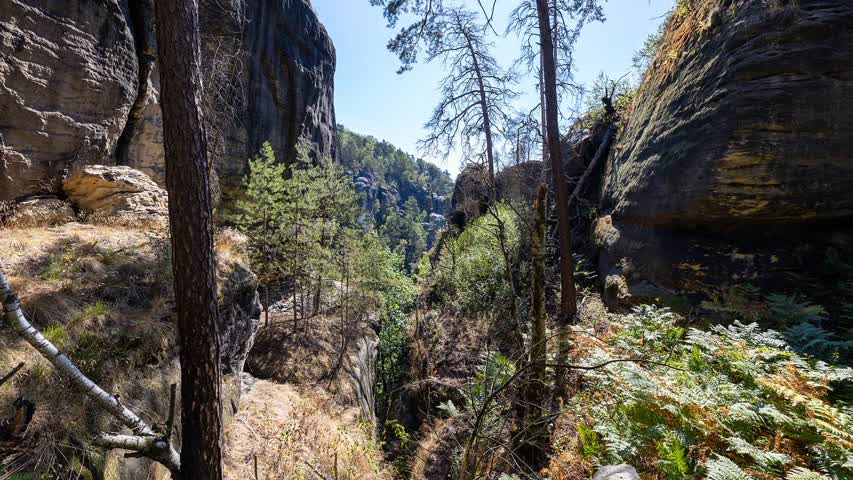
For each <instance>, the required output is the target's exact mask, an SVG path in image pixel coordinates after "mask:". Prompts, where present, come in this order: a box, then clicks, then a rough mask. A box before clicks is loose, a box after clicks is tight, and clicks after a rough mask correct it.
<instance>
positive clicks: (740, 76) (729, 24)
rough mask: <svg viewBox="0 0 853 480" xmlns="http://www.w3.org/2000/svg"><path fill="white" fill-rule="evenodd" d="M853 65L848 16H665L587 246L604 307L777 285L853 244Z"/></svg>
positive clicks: (791, 6)
mask: <svg viewBox="0 0 853 480" xmlns="http://www.w3.org/2000/svg"><path fill="white" fill-rule="evenodd" d="M851 65H853V4H851V3H850V2H846V1H839V0H815V1H808V2H805V1H804V2H755V1H749V0H727V1H723V0H713V1H705V2H693V6H692V7H691V9H690V11H688V12H687V13H685V14H684V15H680V14H677V13H676V14H674V16H673V18H672V19H671V20H670V24H669V26H668V28H667V31H666V33H665V34H664V37H663V40H662V43H661V45H660V48H659V51H658V54H657V58H656V60H655V62H654V64H653V65H652V66H651V68H650V70H649V72H648V73H647V75H646V78H645V81H644V83H643V85H642V87H641V89H640V92H639V94H638V100H637V102H636V105H635V106H634V109H633V112H632V113H631V114H630V118H629V119H628V121H627V124H626V125H625V126H624V131H623V132H621V135H620V136H619V140H618V143H617V145H616V146H615V148H614V149H613V151H612V152H611V155H610V157H609V161H608V163H607V166H606V172H605V174H604V188H603V194H602V198H601V215H602V216H601V218H600V219H599V221H598V223H597V224H596V227H595V238H596V241H597V243H598V245H599V248H600V252H601V255H600V268H601V270H603V271H602V275H601V276H600V278H602V279H609V280H608V287H609V288H610V293H611V294H612V295H610V297H611V299H613V298H614V297H617V296H621V297H623V298H628V297H635V300H637V301H643V300H648V299H649V298H650V297H652V298H653V297H657V296H665V295H667V294H670V293H672V292H675V291H678V290H680V289H684V290H693V291H696V290H702V289H704V288H708V287H716V286H720V285H724V284H726V283H729V282H738V281H741V282H742V281H755V282H759V283H760V282H761V281H763V280H765V279H767V278H769V277H774V278H776V279H778V278H780V277H782V276H783V275H782V274H784V272H792V271H801V270H802V269H804V268H807V267H808V263H810V260H809V259H810V258H811V259H814V258H815V255H816V254H817V252H820V251H821V248H823V247H820V246H815V247H814V248H811V247H808V245H815V243H814V242H824V243H832V242H839V241H840V242H842V243H844V242H847V241H846V240H843V239H841V237H839V234H842V233H843V232H844V230H845V229H847V230H848V231H849V229H850V227H851V225H853V221H852V220H853V135H851V132H853V114H851V111H853V67H851ZM846 244H847V245H849V242H847V243H846ZM771 247H772V248H771ZM809 248H811V249H809ZM620 277H621V279H622V280H620ZM620 283H621V284H622V286H621V287H620V286H619V285H620ZM620 289H621V290H620ZM630 289H634V290H635V293H636V295H631V294H628V293H627V291H628V290H630ZM638 289H639V290H638ZM620 291H621V293H618V292H620ZM643 297H645V298H643Z"/></svg>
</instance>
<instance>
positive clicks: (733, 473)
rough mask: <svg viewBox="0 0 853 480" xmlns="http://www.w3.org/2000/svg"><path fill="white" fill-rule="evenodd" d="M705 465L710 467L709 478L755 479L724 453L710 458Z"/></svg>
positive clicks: (715, 479)
mask: <svg viewBox="0 0 853 480" xmlns="http://www.w3.org/2000/svg"><path fill="white" fill-rule="evenodd" d="M705 467H706V468H707V469H708V474H707V476H706V477H705V478H707V480H753V478H752V477H751V476H750V475H748V474H747V473H746V472H744V471H743V470H742V469H741V468H740V467H738V466H737V464H736V463H735V462H733V461H731V460H730V459H729V458H727V457H724V456H722V455H717V456H716V457H715V458H713V459H711V460H709V461H708V464H707V465H706V466H705Z"/></svg>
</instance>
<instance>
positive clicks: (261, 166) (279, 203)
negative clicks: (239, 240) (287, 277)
mask: <svg viewBox="0 0 853 480" xmlns="http://www.w3.org/2000/svg"><path fill="white" fill-rule="evenodd" d="M285 171H286V167H285V165H284V164H282V163H278V162H277V161H276V158H275V151H274V150H273V149H272V146H271V145H270V144H269V142H265V143H264V145H263V147H261V151H260V153H259V154H258V156H256V157H255V158H253V159H251V160H249V175H247V176H246V178H245V179H243V197H242V198H240V199H239V200H238V201H237V210H238V211H239V214H238V216H237V217H236V223H237V225H238V227H239V229H240V230H241V231H242V232H243V233H244V234H245V235H246V236H247V237H248V239H249V242H248V245H247V246H248V255H249V261H250V262H251V263H252V267H253V270H254V271H255V273H256V274H257V275H258V279H259V280H260V282H261V283H262V284H264V285H268V284H269V283H270V282H273V281H275V280H277V279H278V278H279V277H280V276H281V275H282V273H283V268H282V266H283V262H284V260H285V257H284V254H285V248H284V244H285V235H284V231H283V230H282V228H281V226H282V224H283V223H284V222H285V199H286V197H287V187H288V185H287V181H286V180H285Z"/></svg>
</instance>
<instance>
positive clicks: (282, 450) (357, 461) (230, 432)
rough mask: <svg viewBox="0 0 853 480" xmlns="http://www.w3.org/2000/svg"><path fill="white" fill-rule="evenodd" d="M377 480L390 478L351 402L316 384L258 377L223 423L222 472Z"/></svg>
mask: <svg viewBox="0 0 853 480" xmlns="http://www.w3.org/2000/svg"><path fill="white" fill-rule="evenodd" d="M255 458H257V462H258V470H259V474H260V478H262V479H264V480H285V479H288V480H290V479H316V478H318V474H319V475H320V476H322V478H327V479H338V480H368V479H371V480H373V479H375V480H383V479H391V478H393V476H392V473H391V470H390V469H389V468H388V466H387V465H386V464H385V463H384V462H383V459H382V450H381V448H380V446H379V444H378V443H377V442H376V440H374V439H373V432H372V426H370V425H369V424H365V423H362V422H360V421H359V420H358V408H357V407H349V408H345V407H341V406H340V405H339V404H338V403H337V402H335V401H334V399H333V398H331V396H330V395H329V394H328V393H327V392H325V391H324V390H323V389H321V388H311V387H296V386H293V385H283V384H276V383H273V382H268V381H264V380H258V381H257V382H256V383H255V385H254V390H253V391H252V392H251V393H249V394H247V395H246V396H245V397H244V398H243V400H242V402H241V406H240V411H239V412H238V413H237V415H236V416H235V419H234V421H233V422H231V424H230V425H229V426H228V428H227V429H226V469H225V472H226V478H227V479H232V480H244V479H252V478H254V460H255Z"/></svg>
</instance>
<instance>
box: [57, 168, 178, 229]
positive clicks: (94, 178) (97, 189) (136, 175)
mask: <svg viewBox="0 0 853 480" xmlns="http://www.w3.org/2000/svg"><path fill="white" fill-rule="evenodd" d="M62 189H63V190H64V191H65V193H66V194H67V195H68V198H69V199H70V200H71V203H73V204H74V206H76V207H77V208H79V209H80V210H84V211H86V212H92V213H95V214H99V215H103V216H110V215H116V214H129V215H137V216H140V217H143V216H144V217H148V216H162V217H165V216H167V215H168V213H169V212H168V209H167V202H168V197H167V195H166V191H165V190H163V189H162V188H160V187H158V186H157V184H156V183H154V182H153V181H152V180H151V179H150V178H149V177H148V176H147V175H145V174H144V173H142V172H140V171H139V170H135V169H133V168H130V167H124V166H118V167H108V166H104V165H89V166H86V167H83V168H81V169H80V170H79V171H77V172H76V173H75V174H73V175H72V176H70V177H69V178H68V179H66V180H65V181H64V182H63V183H62Z"/></svg>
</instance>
